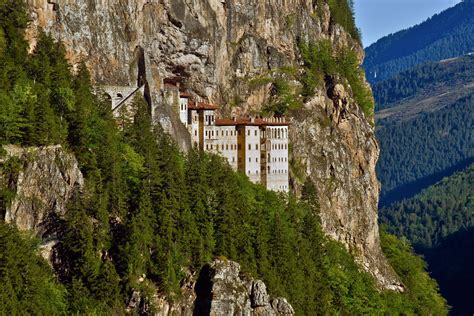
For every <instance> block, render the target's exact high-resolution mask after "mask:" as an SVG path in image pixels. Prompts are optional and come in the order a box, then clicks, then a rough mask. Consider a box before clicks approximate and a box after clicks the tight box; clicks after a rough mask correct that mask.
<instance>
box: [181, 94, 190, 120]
mask: <svg viewBox="0 0 474 316" xmlns="http://www.w3.org/2000/svg"><path fill="white" fill-rule="evenodd" d="M188 101H189V100H188V97H185V96H181V97H180V98H179V119H180V120H181V123H183V124H184V126H186V127H188Z"/></svg>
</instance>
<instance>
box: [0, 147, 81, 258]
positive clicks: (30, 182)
mask: <svg viewBox="0 0 474 316" xmlns="http://www.w3.org/2000/svg"><path fill="white" fill-rule="evenodd" d="M3 149H4V150H5V151H6V154H5V155H4V156H3V157H2V158H0V167H2V168H0V170H3V172H2V173H1V176H2V178H3V179H5V178H9V182H10V184H9V186H10V188H11V189H12V190H13V191H14V192H15V194H14V198H13V200H12V201H11V203H10V205H7V208H6V212H5V214H4V220H5V222H7V223H13V224H15V225H16V226H17V227H18V228H19V229H20V230H29V231H32V232H33V233H34V234H36V235H37V236H38V237H40V238H41V240H42V243H43V244H42V248H43V249H42V250H43V251H42V253H43V255H44V256H45V257H46V258H47V259H49V256H50V252H51V248H52V247H53V246H54V244H55V243H56V236H57V233H58V232H57V229H58V227H59V225H57V223H58V221H60V220H61V219H62V218H63V216H64V215H65V213H66V211H67V204H68V201H69V199H70V197H71V196H72V194H73V192H74V190H77V189H80V188H81V187H82V186H83V185H84V179H83V177H82V173H81V171H80V170H79V167H78V164H77V160H76V158H75V157H74V155H72V154H68V153H66V152H65V151H64V149H63V148H62V147H61V146H47V147H30V148H20V147H16V146H11V145H10V146H3ZM11 159H14V160H15V161H16V162H15V165H16V166H17V168H16V169H17V170H15V172H14V174H13V175H12V174H5V173H8V172H9V170H5V168H3V166H4V165H5V163H6V162H8V161H9V160H11Z"/></svg>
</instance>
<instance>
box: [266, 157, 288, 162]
mask: <svg viewBox="0 0 474 316" xmlns="http://www.w3.org/2000/svg"><path fill="white" fill-rule="evenodd" d="M267 161H268V162H288V157H278V158H276V157H273V159H270V157H268V159H267Z"/></svg>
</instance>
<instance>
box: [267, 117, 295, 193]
mask: <svg viewBox="0 0 474 316" xmlns="http://www.w3.org/2000/svg"><path fill="white" fill-rule="evenodd" d="M265 136H266V137H265V138H266V139H265V147H266V170H265V171H266V187H267V189H268V190H272V191H283V192H288V191H289V186H288V183H289V170H288V126H280V125H277V126H267V127H266V128H265Z"/></svg>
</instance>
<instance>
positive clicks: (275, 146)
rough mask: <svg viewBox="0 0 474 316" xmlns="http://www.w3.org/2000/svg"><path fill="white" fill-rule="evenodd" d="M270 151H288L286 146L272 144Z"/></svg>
mask: <svg viewBox="0 0 474 316" xmlns="http://www.w3.org/2000/svg"><path fill="white" fill-rule="evenodd" d="M272 149H279V150H281V149H288V144H272Z"/></svg>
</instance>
